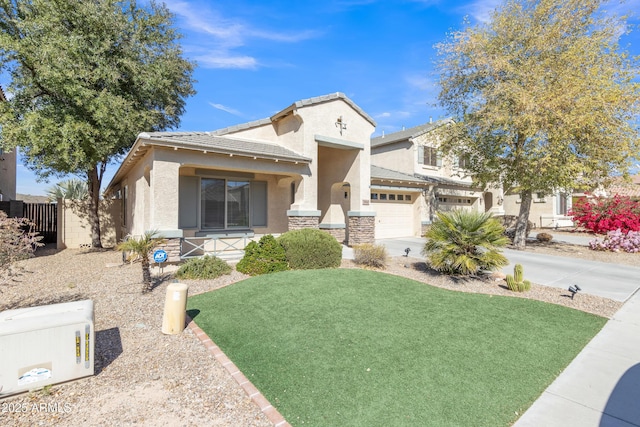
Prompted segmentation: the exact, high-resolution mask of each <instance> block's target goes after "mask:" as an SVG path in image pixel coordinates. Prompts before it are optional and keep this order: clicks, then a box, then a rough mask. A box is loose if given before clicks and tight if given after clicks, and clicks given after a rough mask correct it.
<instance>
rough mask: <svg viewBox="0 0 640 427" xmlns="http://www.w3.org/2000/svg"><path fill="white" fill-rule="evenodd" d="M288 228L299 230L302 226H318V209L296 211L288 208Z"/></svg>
mask: <svg viewBox="0 0 640 427" xmlns="http://www.w3.org/2000/svg"><path fill="white" fill-rule="evenodd" d="M287 216H288V217H289V230H300V229H302V228H318V224H319V223H320V211H316V210H313V211H312V210H309V211H296V210H288V211H287Z"/></svg>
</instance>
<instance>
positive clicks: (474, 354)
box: [188, 269, 606, 427]
mask: <svg viewBox="0 0 640 427" xmlns="http://www.w3.org/2000/svg"><path fill="white" fill-rule="evenodd" d="M188 308H189V314H190V315H191V316H192V317H194V320H195V321H196V323H197V324H198V325H199V326H200V327H201V328H202V329H203V330H204V331H205V332H206V333H207V334H208V335H209V337H211V339H212V340H213V341H214V342H215V343H216V344H217V345H218V346H220V348H222V350H223V351H224V352H225V353H226V354H227V356H229V358H231V360H233V361H234V363H235V364H236V365H237V366H238V368H240V370H241V371H242V372H243V373H244V374H245V375H246V376H247V378H249V380H250V381H252V382H253V384H254V385H255V386H256V387H257V388H258V389H259V390H260V391H261V392H262V393H263V394H264V396H265V397H266V398H267V399H268V400H269V401H270V402H271V403H272V404H273V405H274V406H275V407H276V408H277V409H278V410H279V411H280V412H281V413H282V415H283V416H284V417H285V418H286V419H287V421H289V422H290V423H291V424H292V425H303V424H304V425H324V426H347V425H348V426H389V425H393V426H400V425H407V426H416V425H423V426H427V425H430V426H439V427H442V426H507V425H509V424H510V423H512V422H513V421H515V420H516V419H517V418H518V416H519V415H520V414H522V412H523V411H524V410H526V409H527V408H528V407H529V406H530V405H531V404H532V403H533V401H534V400H535V399H536V398H537V397H538V396H539V395H540V394H541V393H542V391H543V390H544V389H545V388H546V387H547V386H548V385H549V384H550V383H551V382H552V381H553V379H554V378H555V377H556V376H557V375H558V374H559V373H560V372H561V371H562V369H564V367H565V366H567V365H568V363H569V362H570V361H571V360H572V359H573V358H574V357H575V356H576V354H577V353H578V352H579V351H580V350H581V349H582V348H583V347H584V346H585V345H586V344H587V343H588V342H589V340H590V339H591V338H592V337H593V336H594V335H595V334H596V333H597V332H598V331H599V330H600V329H601V328H602V327H603V326H604V324H605V323H606V319H604V318H601V317H598V316H594V315H590V314H586V313H583V312H580V311H576V310H571V309H567V308H564V307H561V306H557V305H553V304H547V303H543V302H539V301H533V300H527V299H521V298H509V297H499V296H489V295H481V294H470V293H461V292H453V291H447V290H444V289H440V288H436V287H432V286H428V285H424V284H422V283H419V282H416V281H412V280H407V279H404V278H401V277H397V276H392V275H388V274H383V273H376V272H372V271H365V270H346V269H336V270H306V271H287V272H283V273H275V274H269V275H264V276H258V277H254V278H251V279H248V280H245V281H243V282H239V283H236V284H234V285H232V286H229V287H226V288H223V289H220V290H217V291H214V292H209V293H207V294H201V295H196V296H193V297H191V298H189V301H188ZM203 369H204V368H203Z"/></svg>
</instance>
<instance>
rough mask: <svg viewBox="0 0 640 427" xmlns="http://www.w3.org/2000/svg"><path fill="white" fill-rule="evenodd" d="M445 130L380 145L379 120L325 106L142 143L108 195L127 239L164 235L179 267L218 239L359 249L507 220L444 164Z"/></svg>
mask: <svg viewBox="0 0 640 427" xmlns="http://www.w3.org/2000/svg"><path fill="white" fill-rule="evenodd" d="M446 124H447V121H446V120H445V121H439V122H435V123H427V124H424V125H421V126H417V127H414V128H411V129H403V130H402V131H400V132H396V133H392V134H387V135H382V136H379V137H376V138H371V135H372V133H373V132H374V130H375V125H376V124H375V121H374V120H373V119H372V118H371V117H370V116H369V115H368V114H367V113H365V112H364V111H363V110H362V109H361V108H360V107H358V106H357V105H356V104H355V103H354V102H353V101H351V100H350V99H349V98H348V97H346V96H345V95H344V94H342V93H334V94H330V95H325V96H319V97H315V98H310V99H305V100H302V101H298V102H295V103H293V104H292V105H290V106H289V107H287V108H285V109H283V110H281V111H279V112H278V113H276V114H274V115H272V116H271V117H268V118H265V119H262V120H257V121H253V122H249V123H244V124H240V125H237V126H232V127H229V128H225V129H220V130H217V131H213V132H157V133H142V134H140V135H139V136H138V138H137V139H136V141H135V143H134V145H133V147H132V148H131V150H130V151H129V153H128V154H127V156H126V158H125V159H124V161H123V162H122V164H121V166H120V168H119V169H118V171H117V172H116V174H115V175H114V177H113V179H112V181H111V182H110V184H109V185H108V188H107V192H108V193H111V194H114V195H116V197H118V198H120V199H121V202H122V215H121V216H122V225H123V230H122V235H126V234H132V235H141V234H142V233H143V232H144V231H146V230H158V231H159V232H160V233H161V234H162V235H164V236H165V237H167V238H170V239H172V241H173V242H174V245H175V246H176V248H175V250H174V251H173V254H174V260H175V257H178V256H180V255H181V254H182V256H184V254H185V252H187V253H191V252H193V253H200V252H198V251H201V250H206V251H210V247H211V239H214V240H216V239H217V240H220V239H225V238H226V239H227V240H228V241H232V240H233V239H247V238H248V239H256V238H258V237H260V236H262V235H264V234H279V233H284V232H286V231H288V230H292V229H299V228H306V227H313V228H319V229H322V230H325V231H327V232H328V233H330V234H331V235H333V236H334V237H336V239H337V240H339V241H341V242H345V243H347V244H348V245H353V244H358V243H363V242H373V241H374V239H384V238H393V237H419V236H421V235H422V234H423V232H424V227H425V226H426V225H427V224H429V223H431V221H432V220H433V218H434V215H435V212H436V211H437V210H444V211H448V210H453V209H469V210H477V211H482V212H484V211H489V212H492V213H494V214H504V209H503V206H502V201H503V195H502V192H501V191H500V190H482V189H480V188H475V187H474V186H473V185H472V180H471V177H470V176H469V175H468V174H467V173H466V172H465V168H464V161H463V160H460V159H455V158H443V157H442V155H441V154H440V153H439V150H438V146H437V138H436V132H433V131H434V130H435V129H437V127H438V126H443V125H446ZM207 240H209V241H210V243H209V244H208V245H209V246H208V247H207V248H205V245H207V244H206V243H203V242H205V241H207ZM185 242H186V243H185ZM194 242H195V243H194ZM214 244H215V242H214ZM221 245H222V246H221V247H222V248H225V247H228V246H225V245H227V243H222V244H221ZM231 245H232V248H233V249H236V248H237V247H238V246H237V245H236V243H232V244H231ZM177 246H181V247H180V248H178V247H177ZM240 246H242V243H241V244H240ZM213 252H216V250H215V249H214V250H213Z"/></svg>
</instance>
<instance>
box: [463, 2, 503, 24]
mask: <svg viewBox="0 0 640 427" xmlns="http://www.w3.org/2000/svg"><path fill="white" fill-rule="evenodd" d="M502 3H503V1H502V0H476V1H474V2H473V3H470V4H469V5H467V6H466V7H464V8H461V9H460V10H461V11H463V12H465V13H467V14H469V15H471V16H472V17H473V18H474V19H475V20H476V21H479V22H489V20H490V19H491V14H492V13H493V12H494V11H495V10H496V8H498V6H500V5H501V4H502Z"/></svg>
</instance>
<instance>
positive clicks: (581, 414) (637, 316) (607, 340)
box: [514, 293, 640, 427]
mask: <svg viewBox="0 0 640 427" xmlns="http://www.w3.org/2000/svg"><path fill="white" fill-rule="evenodd" d="M514 426H516V427H538V426H545V427H567V426H580V427H631V426H636V427H637V426H640V294H639V293H635V294H634V295H633V296H632V297H631V298H630V299H629V301H627V302H626V303H625V305H624V306H623V307H622V308H621V309H620V310H619V311H618V312H617V313H616V314H615V316H614V317H613V318H612V319H611V320H609V322H608V323H607V324H606V325H605V326H604V328H602V330H601V331H600V332H599V333H598V334H597V335H596V336H595V337H594V338H593V339H592V340H591V342H590V343H589V344H587V346H586V347H585V348H584V349H583V350H582V351H581V352H580V353H579V354H578V356H577V357H576V358H575V359H574V360H573V362H571V364H569V366H568V367H567V368H566V369H565V370H564V371H563V372H562V373H561V374H560V375H559V376H558V378H556V380H555V381H554V382H553V383H552V384H551V385H550V386H549V387H548V388H547V389H546V390H545V391H544V392H543V393H542V395H541V396H540V397H539V398H538V400H536V401H535V402H534V404H533V405H532V406H531V407H530V408H529V409H528V410H527V411H526V412H525V413H524V414H523V415H522V417H520V419H519V420H518V421H517V422H516V423H515V424H514Z"/></svg>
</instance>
